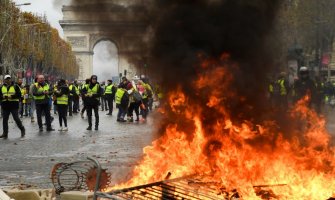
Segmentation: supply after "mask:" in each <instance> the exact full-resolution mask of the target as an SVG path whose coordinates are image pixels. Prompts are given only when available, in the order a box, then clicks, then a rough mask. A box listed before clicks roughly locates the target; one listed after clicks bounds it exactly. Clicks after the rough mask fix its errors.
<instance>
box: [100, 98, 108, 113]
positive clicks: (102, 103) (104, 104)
mask: <svg viewBox="0 0 335 200" xmlns="http://www.w3.org/2000/svg"><path fill="white" fill-rule="evenodd" d="M100 101H101V110H102V111H104V110H108V107H107V100H106V97H105V96H102V97H101V98H100Z"/></svg>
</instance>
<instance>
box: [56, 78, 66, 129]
mask: <svg viewBox="0 0 335 200" xmlns="http://www.w3.org/2000/svg"><path fill="white" fill-rule="evenodd" d="M69 92H70V90H69V87H68V86H67V85H66V82H65V80H64V79H60V80H59V81H58V84H57V90H56V91H55V92H54V95H55V96H56V104H57V111H58V119H59V129H58V131H68V128H67V118H66V116H67V108H68V100H69ZM63 122H64V128H63Z"/></svg>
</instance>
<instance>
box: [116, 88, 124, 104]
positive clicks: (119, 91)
mask: <svg viewBox="0 0 335 200" xmlns="http://www.w3.org/2000/svg"><path fill="white" fill-rule="evenodd" d="M125 92H126V90H125V89H123V88H118V89H117V90H116V94H115V103H116V104H121V99H122V97H123V95H124V93H125Z"/></svg>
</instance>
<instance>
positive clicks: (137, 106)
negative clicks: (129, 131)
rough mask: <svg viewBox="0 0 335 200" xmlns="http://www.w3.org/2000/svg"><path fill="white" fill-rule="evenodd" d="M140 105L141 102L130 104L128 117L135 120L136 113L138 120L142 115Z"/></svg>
mask: <svg viewBox="0 0 335 200" xmlns="http://www.w3.org/2000/svg"><path fill="white" fill-rule="evenodd" d="M140 105H141V102H140V101H138V102H132V103H130V105H129V108H128V117H131V118H133V112H134V111H135V114H136V117H137V119H138V116H139V115H140Z"/></svg>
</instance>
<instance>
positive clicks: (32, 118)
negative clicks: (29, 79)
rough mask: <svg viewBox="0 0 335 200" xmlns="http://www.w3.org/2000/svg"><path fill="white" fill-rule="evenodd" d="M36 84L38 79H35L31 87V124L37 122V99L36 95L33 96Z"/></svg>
mask: <svg viewBox="0 0 335 200" xmlns="http://www.w3.org/2000/svg"><path fill="white" fill-rule="evenodd" d="M35 83H37V78H35V79H34V83H33V84H31V85H30V86H29V95H30V96H31V97H32V99H31V104H30V106H31V118H30V121H31V123H34V122H35V117H34V112H35V110H36V103H35V99H34V95H33V89H34V87H35Z"/></svg>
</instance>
